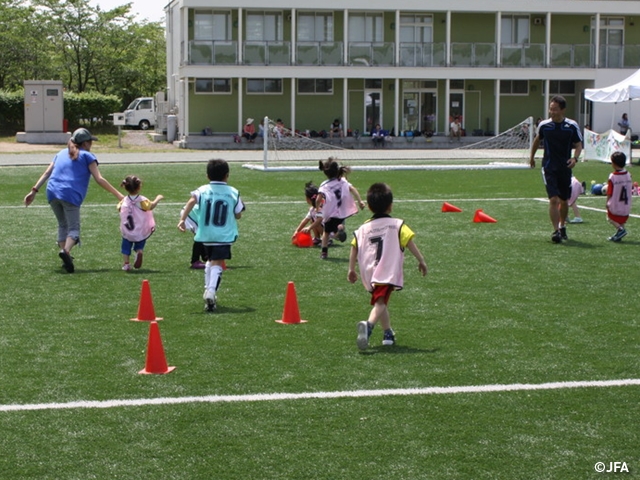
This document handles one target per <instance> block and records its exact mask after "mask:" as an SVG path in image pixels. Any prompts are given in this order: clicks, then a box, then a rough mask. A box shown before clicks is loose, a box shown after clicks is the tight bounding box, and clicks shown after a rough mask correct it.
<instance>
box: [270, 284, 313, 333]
mask: <svg viewBox="0 0 640 480" xmlns="http://www.w3.org/2000/svg"><path fill="white" fill-rule="evenodd" d="M276 322H278V323H307V321H306V320H300V310H299V309H298V299H297V297H296V287H295V285H294V284H293V282H289V285H287V294H286V295H285V297H284V311H283V312H282V320H276Z"/></svg>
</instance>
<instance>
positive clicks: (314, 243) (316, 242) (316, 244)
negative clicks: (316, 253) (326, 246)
mask: <svg viewBox="0 0 640 480" xmlns="http://www.w3.org/2000/svg"><path fill="white" fill-rule="evenodd" d="M321 244H322V239H320V238H318V237H314V238H313V246H314V247H317V246H318V245H321Z"/></svg>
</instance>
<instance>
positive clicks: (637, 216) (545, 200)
mask: <svg viewBox="0 0 640 480" xmlns="http://www.w3.org/2000/svg"><path fill="white" fill-rule="evenodd" d="M534 200H537V201H539V202H545V203H547V202H548V201H549V200H548V199H546V198H536V199H534ZM578 207H579V208H580V210H591V211H592V212H600V213H607V210H606V209H605V208H595V207H585V206H584V205H578ZM629 216H630V217H633V218H640V215H637V214H635V213H631V214H629Z"/></svg>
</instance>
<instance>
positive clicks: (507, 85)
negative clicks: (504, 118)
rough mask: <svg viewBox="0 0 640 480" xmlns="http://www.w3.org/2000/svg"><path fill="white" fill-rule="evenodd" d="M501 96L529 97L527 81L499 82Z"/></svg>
mask: <svg viewBox="0 0 640 480" xmlns="http://www.w3.org/2000/svg"><path fill="white" fill-rule="evenodd" d="M500 94H501V95H529V81H528V80H501V81H500Z"/></svg>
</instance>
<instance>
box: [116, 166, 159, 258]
mask: <svg viewBox="0 0 640 480" xmlns="http://www.w3.org/2000/svg"><path fill="white" fill-rule="evenodd" d="M120 185H121V186H123V187H124V189H125V190H126V191H127V193H128V195H127V196H125V197H124V198H123V199H122V200H121V201H120V203H118V211H119V212H120V232H121V233H122V247H121V252H122V257H123V260H124V265H123V266H122V270H124V271H129V270H131V264H130V263H129V259H130V256H131V251H132V250H133V251H135V252H136V260H135V262H134V264H133V267H134V268H140V267H141V266H142V251H143V250H144V246H145V244H146V242H147V238H149V237H150V236H151V234H152V233H153V232H154V231H155V229H156V222H155V219H154V218H153V213H152V210H153V209H154V208H156V206H157V205H158V202H160V200H162V199H163V198H164V197H163V196H162V195H158V196H157V197H156V198H155V200H154V201H153V202H152V201H150V200H149V199H148V198H147V197H145V196H143V195H140V189H141V187H142V181H141V180H140V179H139V178H138V177H136V176H135V175H129V176H127V178H125V179H124V180H123V181H122V183H121V184H120Z"/></svg>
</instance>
